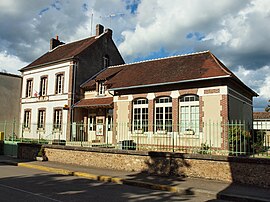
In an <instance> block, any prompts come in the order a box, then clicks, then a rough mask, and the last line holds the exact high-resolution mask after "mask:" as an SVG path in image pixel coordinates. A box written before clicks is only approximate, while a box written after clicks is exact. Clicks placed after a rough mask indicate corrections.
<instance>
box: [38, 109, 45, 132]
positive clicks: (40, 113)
mask: <svg viewBox="0 0 270 202" xmlns="http://www.w3.org/2000/svg"><path fill="white" fill-rule="evenodd" d="M45 117H46V111H45V109H39V110H38V125H37V127H38V130H44V129H45Z"/></svg>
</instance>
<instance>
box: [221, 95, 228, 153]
mask: <svg viewBox="0 0 270 202" xmlns="http://www.w3.org/2000/svg"><path fill="white" fill-rule="evenodd" d="M228 104H229V103H228V95H222V99H221V100H220V105H221V111H220V116H221V117H222V139H223V141H222V145H221V148H222V149H225V150H227V149H229V144H228V127H227V124H228V121H229V118H228V113H229V112H228Z"/></svg>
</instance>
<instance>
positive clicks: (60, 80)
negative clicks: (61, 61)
mask: <svg viewBox="0 0 270 202" xmlns="http://www.w3.org/2000/svg"><path fill="white" fill-rule="evenodd" d="M63 91H64V74H57V75H56V82H55V94H62V93H63Z"/></svg>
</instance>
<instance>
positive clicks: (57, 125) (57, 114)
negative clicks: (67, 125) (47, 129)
mask: <svg viewBox="0 0 270 202" xmlns="http://www.w3.org/2000/svg"><path fill="white" fill-rule="evenodd" d="M62 112H63V111H62V109H55V110H54V115H53V127H54V129H61V128H62Z"/></svg>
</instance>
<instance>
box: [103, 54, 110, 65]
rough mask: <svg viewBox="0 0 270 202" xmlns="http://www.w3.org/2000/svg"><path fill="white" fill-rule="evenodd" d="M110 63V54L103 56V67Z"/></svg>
mask: <svg viewBox="0 0 270 202" xmlns="http://www.w3.org/2000/svg"><path fill="white" fill-rule="evenodd" d="M109 65H110V59H109V56H108V55H105V56H104V57H103V68H107V67H109Z"/></svg>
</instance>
